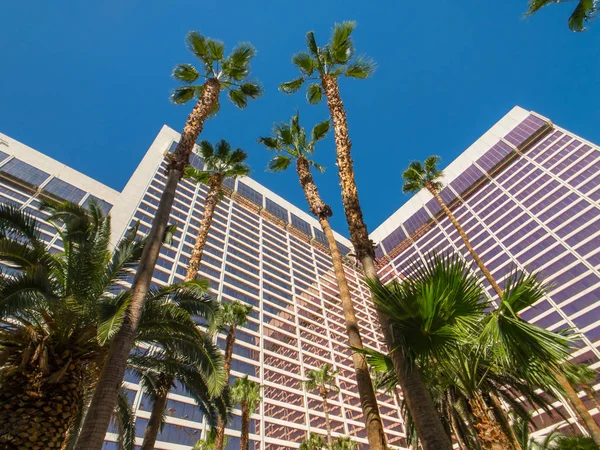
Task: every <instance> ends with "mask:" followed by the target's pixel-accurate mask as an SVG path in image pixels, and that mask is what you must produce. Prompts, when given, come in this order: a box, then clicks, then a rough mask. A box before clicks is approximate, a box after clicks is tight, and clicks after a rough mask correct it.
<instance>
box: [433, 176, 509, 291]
mask: <svg viewBox="0 0 600 450" xmlns="http://www.w3.org/2000/svg"><path fill="white" fill-rule="evenodd" d="M426 187H427V190H429V192H431V194H432V195H433V196H434V197H435V199H436V200H437V202H438V203H439V204H440V206H441V207H442V209H443V210H444V213H445V214H446V216H448V219H450V222H452V225H454V228H456V231H458V234H459V235H460V238H461V239H462V241H463V243H464V244H465V247H467V250H468V251H469V253H470V254H471V257H472V258H473V259H474V260H475V263H476V264H477V266H478V267H479V270H481V272H482V273H483V275H484V276H485V278H486V280H488V282H489V283H490V285H491V286H492V288H493V289H494V291H496V294H498V297H500V298H502V294H503V292H502V289H500V286H498V283H496V280H495V279H494V277H493V276H492V274H491V273H490V271H489V270H488V268H487V267H486V266H485V264H484V263H483V261H482V260H481V258H480V257H479V255H478V254H477V252H476V251H475V249H474V248H473V246H472V245H471V242H470V241H469V238H468V237H467V234H466V233H465V231H464V230H463V229H462V227H461V226H460V224H459V223H458V220H456V217H454V214H452V211H450V208H448V206H446V203H445V202H444V200H442V197H440V194H439V192H438V191H437V189H436V188H435V187H433V186H432V185H428V186H426Z"/></svg>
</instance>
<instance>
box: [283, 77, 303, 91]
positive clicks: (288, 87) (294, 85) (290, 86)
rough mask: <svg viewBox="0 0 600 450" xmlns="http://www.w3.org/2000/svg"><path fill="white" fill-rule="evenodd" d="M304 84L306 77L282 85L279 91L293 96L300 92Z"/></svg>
mask: <svg viewBox="0 0 600 450" xmlns="http://www.w3.org/2000/svg"><path fill="white" fill-rule="evenodd" d="M303 84H304V77H300V78H296V79H295V80H292V81H287V82H285V83H281V84H280V85H279V90H280V91H283V92H285V93H286V94H293V93H294V92H298V90H299V89H300V88H301V87H302V85H303Z"/></svg>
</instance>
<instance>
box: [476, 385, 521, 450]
mask: <svg viewBox="0 0 600 450" xmlns="http://www.w3.org/2000/svg"><path fill="white" fill-rule="evenodd" d="M469 404H470V405H471V410H472V411H473V415H474V416H475V419H476V421H477V422H476V423H475V431H476V433H477V437H478V438H479V442H480V444H481V446H482V447H483V448H484V450H506V449H509V448H511V445H510V443H509V441H508V439H507V437H506V435H505V434H504V432H503V431H502V427H501V426H500V424H499V423H498V422H497V421H495V420H494V419H493V418H492V417H491V416H490V414H489V413H488V411H487V407H486V405H485V403H484V401H483V399H481V398H480V397H474V398H472V399H470V400H469Z"/></svg>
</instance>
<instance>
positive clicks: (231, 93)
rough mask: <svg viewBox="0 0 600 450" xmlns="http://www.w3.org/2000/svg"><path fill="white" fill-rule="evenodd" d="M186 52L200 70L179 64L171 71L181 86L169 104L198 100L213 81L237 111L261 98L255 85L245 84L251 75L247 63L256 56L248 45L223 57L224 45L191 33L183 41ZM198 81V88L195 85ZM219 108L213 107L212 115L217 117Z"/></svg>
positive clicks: (241, 46)
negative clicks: (185, 45) (195, 59)
mask: <svg viewBox="0 0 600 450" xmlns="http://www.w3.org/2000/svg"><path fill="white" fill-rule="evenodd" d="M186 42H187V45H188V49H189V50H190V51H191V52H192V53H193V54H194V55H195V56H196V57H197V58H198V59H199V60H200V63H201V67H202V69H201V70H198V69H196V68H195V67H194V66H193V65H192V64H178V65H177V66H175V69H174V70H173V78H175V79H176V80H178V81H180V82H182V83H183V84H184V86H181V87H178V88H176V89H174V90H173V91H172V93H171V101H172V102H173V103H177V104H184V103H187V102H188V101H190V100H192V99H194V98H196V99H199V98H200V97H201V95H202V91H203V90H204V81H205V80H210V79H212V80H216V81H217V82H218V83H219V86H220V89H221V90H222V91H224V90H226V91H227V96H228V97H229V99H230V100H231V102H232V103H233V104H234V105H236V106H237V107H239V108H245V107H246V106H247V105H248V99H249V98H251V99H256V98H258V97H260V96H261V95H262V88H261V87H260V85H259V84H258V83H257V82H255V81H247V78H248V76H249V75H250V61H251V60H252V58H253V57H254V56H255V55H256V50H254V47H252V45H251V44H249V43H240V44H238V45H237V46H236V47H235V48H234V49H233V51H232V52H231V54H230V55H229V56H227V57H225V45H224V44H223V42H221V41H218V40H215V39H211V38H207V37H204V36H202V35H201V34H200V33H199V32H197V31H191V32H190V33H188V35H187V37H186ZM197 81H201V83H200V84H195V83H196V82H197ZM218 109H219V104H218V103H217V104H216V105H215V108H214V109H213V111H212V113H213V114H214V113H216V112H217V111H218Z"/></svg>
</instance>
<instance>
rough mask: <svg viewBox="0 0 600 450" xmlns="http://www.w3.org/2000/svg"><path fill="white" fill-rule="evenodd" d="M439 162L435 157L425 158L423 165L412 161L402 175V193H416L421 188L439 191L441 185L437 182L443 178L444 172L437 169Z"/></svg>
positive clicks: (438, 158) (437, 157)
mask: <svg viewBox="0 0 600 450" xmlns="http://www.w3.org/2000/svg"><path fill="white" fill-rule="evenodd" d="M439 161H440V157H439V156H435V155H434V156H430V157H429V158H427V159H426V160H425V162H424V164H421V162H420V161H412V162H411V163H410V164H409V165H408V169H406V170H405V171H404V173H403V174H402V178H404V180H405V181H404V185H403V186H402V191H403V192H406V193H416V192H419V191H420V190H421V189H423V188H433V189H435V190H436V191H439V190H441V189H442V187H443V185H442V183H441V182H440V181H439V180H440V178H441V177H443V176H444V172H443V171H441V170H439V169H438V168H437V165H438V163H439Z"/></svg>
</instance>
